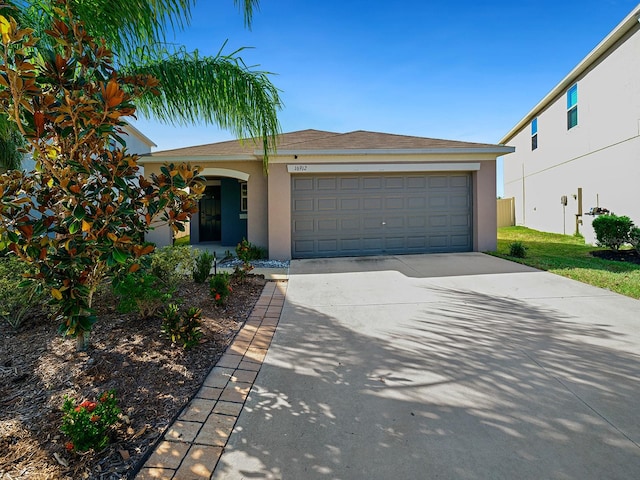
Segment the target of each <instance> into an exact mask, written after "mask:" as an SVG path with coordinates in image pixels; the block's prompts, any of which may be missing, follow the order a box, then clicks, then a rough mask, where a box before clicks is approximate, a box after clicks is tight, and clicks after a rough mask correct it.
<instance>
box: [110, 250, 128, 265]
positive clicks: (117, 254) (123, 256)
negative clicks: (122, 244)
mask: <svg viewBox="0 0 640 480" xmlns="http://www.w3.org/2000/svg"><path fill="white" fill-rule="evenodd" d="M128 258H129V254H128V253H126V252H123V251H122V250H119V249H117V248H116V249H114V250H113V259H114V260H115V261H116V262H118V263H126V261H127V259H128Z"/></svg>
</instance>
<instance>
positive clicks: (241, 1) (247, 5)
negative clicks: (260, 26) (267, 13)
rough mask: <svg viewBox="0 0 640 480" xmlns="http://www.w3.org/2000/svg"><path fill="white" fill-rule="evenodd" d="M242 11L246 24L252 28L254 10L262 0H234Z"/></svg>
mask: <svg viewBox="0 0 640 480" xmlns="http://www.w3.org/2000/svg"><path fill="white" fill-rule="evenodd" d="M233 3H235V5H236V7H238V9H239V10H240V13H242V14H243V15H244V24H245V26H246V27H247V28H248V29H251V21H252V19H253V11H254V9H255V10H257V9H258V8H259V3H260V0H233Z"/></svg>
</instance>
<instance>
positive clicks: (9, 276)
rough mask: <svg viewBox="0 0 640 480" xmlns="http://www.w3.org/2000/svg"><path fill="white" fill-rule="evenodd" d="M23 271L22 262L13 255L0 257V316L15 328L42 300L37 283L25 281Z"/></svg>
mask: <svg viewBox="0 0 640 480" xmlns="http://www.w3.org/2000/svg"><path fill="white" fill-rule="evenodd" d="M23 272H24V264H23V263H22V262H20V261H19V260H18V259H17V258H15V257H14V256H13V255H6V256H4V257H0V318H1V319H3V320H5V321H6V322H8V323H9V325H11V326H12V327H13V328H14V329H15V330H17V329H18V328H20V326H21V325H22V323H23V322H24V320H25V318H26V317H27V314H28V313H29V311H30V310H31V309H32V308H38V307H41V306H42V302H43V295H42V293H41V290H40V288H39V285H37V284H36V283H31V282H28V281H25V279H24V277H23V276H22V273H23Z"/></svg>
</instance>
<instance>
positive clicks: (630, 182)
mask: <svg viewBox="0 0 640 480" xmlns="http://www.w3.org/2000/svg"><path fill="white" fill-rule="evenodd" d="M525 84H526V82H525V83H523V86H525ZM500 142H501V143H505V144H507V143H508V144H509V145H513V146H514V147H515V148H516V152H515V153H514V154H513V155H509V157H508V158H506V159H505V160H504V194H505V196H506V197H512V198H515V206H516V208H515V213H516V223H517V224H518V225H525V226H527V227H530V228H534V229H536V230H542V231H546V232H556V233H566V234H573V233H575V232H576V231H577V232H578V233H580V234H582V235H583V236H584V237H585V240H586V241H587V242H588V243H594V242H595V238H594V237H595V235H594V231H593V228H592V226H591V221H592V220H593V218H594V216H593V214H594V213H597V212H598V211H602V209H606V210H609V211H611V212H614V213H616V214H617V215H627V216H629V217H631V219H632V220H634V221H635V222H636V223H637V224H640V190H639V189H638V180H639V179H640V4H639V5H637V6H635V7H634V8H633V10H632V11H631V12H630V13H629V15H627V16H626V17H625V18H624V19H623V20H622V21H621V22H620V23H619V24H618V25H617V26H616V27H615V28H614V29H613V30H612V31H611V32H610V33H609V34H608V35H607V36H606V37H605V38H604V39H602V41H601V42H600V43H599V44H598V45H597V46H596V47H595V48H594V49H593V50H592V51H591V52H589V53H587V55H586V56H585V57H584V58H583V59H582V60H581V61H580V62H579V63H578V64H577V65H576V66H575V68H573V70H571V71H570V72H569V73H568V74H567V75H566V76H565V77H564V78H562V79H560V81H559V82H558V84H557V85H555V86H554V87H553V88H552V89H551V90H550V91H549V93H548V94H547V95H545V96H544V97H543V98H542V99H541V100H540V101H539V102H538V103H537V104H536V105H535V106H534V107H533V108H532V109H531V110H530V111H529V112H528V113H527V114H526V115H525V116H524V117H522V119H521V120H520V121H519V122H518V123H517V124H516V125H514V126H513V127H512V128H511V130H509V131H508V132H507V133H506V134H505V135H504V137H503V138H502V139H501V140H500ZM590 214H591V215H590Z"/></svg>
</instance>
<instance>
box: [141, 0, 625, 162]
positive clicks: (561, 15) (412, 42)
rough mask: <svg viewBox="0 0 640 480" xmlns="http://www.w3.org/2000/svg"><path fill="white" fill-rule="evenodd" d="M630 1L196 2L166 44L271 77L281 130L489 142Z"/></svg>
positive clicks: (171, 140)
mask: <svg viewBox="0 0 640 480" xmlns="http://www.w3.org/2000/svg"><path fill="white" fill-rule="evenodd" d="M635 5H637V0H581V1H574V0H554V1H549V0H537V1H533V0H505V1H486V0H477V1H462V0H460V1H452V0H421V1H420V0H407V1H405V2H388V1H387V2H384V1H371V0H342V1H336V0H321V1H302V2H301V1H293V0H262V2H261V4H260V10H259V11H257V12H256V13H255V15H254V18H253V22H254V23H253V28H252V30H251V31H249V30H247V29H245V28H244V27H243V21H242V16H241V15H240V14H239V13H238V10H237V9H236V7H235V6H234V4H233V1H232V0H216V1H213V0H199V1H198V2H197V4H196V7H195V9H194V12H193V13H194V15H193V20H192V22H191V25H190V27H189V28H188V29H187V30H186V31H183V32H179V33H178V34H176V36H175V42H176V43H177V44H180V45H185V46H186V47H187V49H189V50H193V49H198V50H199V51H200V53H201V54H203V55H215V54H216V53H217V52H218V51H219V50H220V48H221V46H222V44H223V43H224V41H225V40H228V43H227V46H226V49H225V52H227V53H230V52H232V51H234V50H236V49H238V48H240V47H253V48H251V49H247V50H245V51H244V52H242V54H241V56H242V57H243V59H244V60H245V63H246V64H247V65H258V67H256V68H258V69H260V70H265V71H269V72H273V73H274V75H273V76H272V82H273V83H274V85H275V86H276V87H278V88H279V89H280V90H281V96H282V99H283V101H284V109H283V110H282V112H281V113H280V122H281V125H282V130H283V131H284V132H290V131H295V130H302V129H307V128H314V129H319V130H330V131H337V132H347V131H352V130H372V131H379V132H387V133H397V134H404V135H417V136H424V137H434V138H446V139H451V140H463V141H474V142H486V143H497V142H498V141H499V140H500V139H501V137H502V136H503V135H504V134H505V133H506V132H507V131H508V130H509V129H510V128H511V127H512V126H513V125H515V123H516V122H517V121H518V120H520V119H521V118H522V117H523V116H524V115H525V114H526V113H527V112H528V111H529V110H530V109H531V108H532V107H533V106H534V105H535V104H536V103H537V102H538V101H539V100H540V99H541V98H542V97H543V96H544V95H545V94H546V93H547V92H548V91H549V90H551V88H552V87H554V86H555V84H556V83H558V82H559V81H560V80H561V79H562V78H563V77H564V76H565V75H566V74H567V73H568V72H569V71H570V70H571V69H572V68H573V67H574V66H575V65H576V64H577V63H578V62H579V61H580V60H582V58H584V56H585V55H586V54H587V53H589V51H591V49H593V47H595V46H596V45H597V44H598V43H599V42H600V41H601V40H602V39H603V38H604V37H605V36H606V35H607V34H608V33H609V32H610V31H611V30H612V29H613V28H614V27H615V26H616V25H617V24H618V23H620V21H622V19H623V18H624V17H625V16H626V15H627V14H628V13H629V12H630V11H631V10H632V9H633V8H634V6H635ZM134 125H135V126H136V127H137V128H139V129H140V130H141V131H142V132H143V133H144V134H146V135H147V136H148V137H149V138H151V139H152V140H153V141H154V142H155V143H156V144H157V145H158V148H156V149H155V150H166V149H170V148H177V147H181V146H188V145H200V144H205V143H211V142H217V141H221V140H228V139H231V138H233V136H232V135H231V134H230V133H228V132H225V131H222V130H220V129H219V128H217V127H215V126H211V125H197V126H188V127H176V126H171V125H165V124H161V123H158V122H156V121H154V120H152V119H144V118H139V120H138V121H137V122H134Z"/></svg>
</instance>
